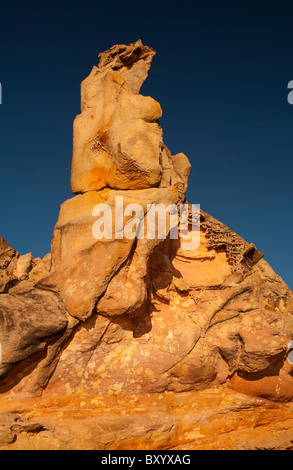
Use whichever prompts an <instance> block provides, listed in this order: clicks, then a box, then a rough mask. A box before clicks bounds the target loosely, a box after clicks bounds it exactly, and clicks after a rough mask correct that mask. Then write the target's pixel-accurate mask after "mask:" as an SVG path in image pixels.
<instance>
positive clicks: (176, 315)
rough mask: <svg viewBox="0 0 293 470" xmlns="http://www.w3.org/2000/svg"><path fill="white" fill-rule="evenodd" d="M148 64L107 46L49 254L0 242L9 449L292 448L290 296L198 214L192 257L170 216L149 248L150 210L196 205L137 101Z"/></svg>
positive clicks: (182, 164) (130, 51) (84, 92)
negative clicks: (104, 227) (101, 231)
mask: <svg viewBox="0 0 293 470" xmlns="http://www.w3.org/2000/svg"><path fill="white" fill-rule="evenodd" d="M154 54H155V52H154V51H153V50H152V49H151V48H150V47H147V46H144V45H143V44H142V43H141V41H140V40H139V41H137V42H135V43H133V44H130V45H128V46H126V45H118V46H114V47H112V48H111V49H110V50H109V51H106V52H104V53H102V54H100V55H99V58H100V62H99V64H98V66H95V67H94V68H93V70H92V72H91V73H90V75H89V77H88V78H86V79H85V80H84V81H83V83H82V85H81V114H80V115H79V116H77V118H76V120H75V123H74V142H73V159H72V174H71V184H72V190H73V192H74V193H75V196H74V197H73V198H71V199H69V200H68V201H65V202H64V203H63V204H62V206H61V209H60V214H59V218H58V221H57V223H56V226H55V229H54V233H53V237H52V244H51V253H50V254H48V255H47V256H46V257H44V258H43V260H41V259H39V258H37V259H33V257H32V255H31V254H30V253H28V254H26V255H22V256H20V255H19V254H18V253H17V252H16V251H15V250H13V249H12V248H11V247H10V245H9V244H8V243H7V242H6V241H5V240H3V238H0V342H1V359H2V361H1V365H0V448H2V449H11V450H12V449H223V448H224V449H227V450H228V449H292V432H293V414H292V409H293V408H292V407H293V404H292V400H293V366H292V364H291V363H290V362H291V361H288V352H289V351H288V344H289V342H290V341H291V340H293V293H292V292H291V291H290V289H289V288H288V287H287V286H286V284H285V283H284V282H283V281H282V279H281V278H280V277H279V276H277V275H276V274H275V273H274V271H273V270H272V269H271V268H270V266H269V265H268V264H267V263H266V261H265V260H264V259H263V254H262V253H261V252H260V251H259V250H258V249H257V248H256V247H255V246H254V245H253V244H252V243H248V242H247V241H245V240H243V238H241V237H240V236H239V235H238V234H236V233H234V232H233V231H232V230H230V229H229V228H228V227H227V226H225V225H224V224H222V223H221V222H219V221H217V220H216V219H214V218H213V217H212V216H210V215H208V214H206V213H205V212H204V211H201V212H200V222H201V231H200V245H199V247H197V248H196V249H193V250H188V251H187V250H184V249H183V241H184V237H183V238H182V237H181V236H180V237H179V238H178V239H172V237H171V236H170V233H171V229H172V228H173V225H172V221H171V218H170V219H169V218H167V226H166V237H165V238H163V239H162V238H160V237H159V235H158V233H157V232H156V234H155V236H154V237H153V238H147V236H146V230H147V227H146V225H147V224H146V222H147V219H148V211H149V205H150V204H156V205H158V204H161V207H163V208H167V207H169V205H170V204H172V205H174V206H175V207H177V206H179V205H180V204H182V203H185V204H187V201H186V198H185V193H186V190H187V185H188V177H189V174H190V169H191V166H190V163H189V160H188V158H187V157H186V156H185V155H184V154H182V153H179V154H177V155H172V154H171V152H170V151H169V149H168V148H167V146H166V145H165V143H164V142H163V134H162V129H161V126H160V123H159V118H160V117H161V114H162V110H161V107H160V105H159V104H158V103H157V102H156V101H154V100H153V99H152V98H150V97H144V96H142V95H140V94H139V91H140V88H141V86H142V84H143V82H144V80H145V79H146V77H147V75H148V71H149V69H150V66H151V62H152V59H153V56H154ZM117 198H118V199H117ZM117 200H118V203H119V204H120V202H121V200H123V203H121V204H122V206H119V211H120V212H119V211H118V212H119V213H120V214H122V218H120V223H119V227H118V228H117V226H116V224H115V220H111V224H110V232H111V237H110V238H98V239H97V238H96V237H95V236H94V227H95V225H96V224H99V223H100V220H101V219H100V217H101V214H100V213H97V212H95V208H96V207H97V206H98V205H101V204H103V205H107V207H109V208H110V209H111V213H114V214H115V209H116V208H117V204H118V203H117ZM129 204H132V206H130V207H132V209H134V207H137V205H138V204H139V206H140V207H141V212H140V213H139V214H138V213H136V219H135V220H134V218H133V213H132V211H131V210H129V211H128V212H127V213H125V214H124V216H123V212H124V209H125V207H127V206H128V205H129ZM135 205H136V206H135ZM193 209H194V208H193V206H192V204H189V222H190V225H191V223H192V214H193ZM105 210H106V209H105ZM135 211H136V209H135ZM134 222H135V223H134ZM105 223H106V222H105ZM129 227H130V229H131V230H132V236H131V237H129V236H126V234H125V229H127V228H128V229H129ZM130 229H129V230H130ZM133 229H135V230H133ZM129 233H130V231H129V232H128V235H129ZM140 235H143V236H140ZM77 418H78V419H77Z"/></svg>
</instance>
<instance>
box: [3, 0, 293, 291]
mask: <svg viewBox="0 0 293 470" xmlns="http://www.w3.org/2000/svg"><path fill="white" fill-rule="evenodd" d="M255 3H257V5H255ZM290 4H291V2H289V1H287V2H282V1H278V2H271V3H268V2H263V1H257V2H247V1H246V2H234V4H233V3H232V2H225V1H223V2H219V1H206V0H205V1H204V2H203V1H201V2H198V1H195V2H190V1H188V2H187V1H180V2H178V1H177V2H172V1H168V2H167V1H164V0H158V1H156V2H154V1H145V2H137V1H136V2H129V1H124V2H122V1H119V2H118V1H107V2H106V1H103V2H100V1H88V0H84V1H67V0H66V1H64V0H63V1H62V0H61V1H53V0H51V1H50V2H48V1H42V0H39V1H14V2H13V1H11V2H5V3H4V2H2V3H1V13H0V14H1V26H0V50H1V56H0V82H1V83H2V87H3V104H2V105H0V129H1V131H0V132H1V134H0V135H1V139H0V158H1V165H0V201H1V222H0V234H1V235H2V236H3V237H4V238H5V239H6V240H7V241H8V242H9V243H10V244H11V245H12V246H13V247H14V248H15V249H16V250H18V251H19V252H20V253H21V254H24V253H27V252H32V253H33V255H34V256H41V257H42V256H44V255H45V254H46V253H48V252H49V251H50V240H51V236H52V231H53V228H54V225H55V223H56V220H57V217H58V212H59V206H60V204H61V203H62V202H63V201H64V200H65V199H68V198H69V197H71V196H72V193H71V189H70V167H71V153H72V122H73V119H74V117H75V116H76V115H77V114H78V113H79V112H80V107H79V103H80V82H81V81H82V80H83V79H84V78H85V77H86V76H87V75H88V74H89V72H90V71H91V69H92V66H93V65H94V64H97V62H98V53H99V52H102V51H104V50H106V49H108V48H109V47H111V46H112V45H114V44H128V43H130V42H134V41H136V40H137V39H139V38H140V39H142V41H143V43H145V44H147V45H149V46H151V47H153V48H154V49H155V50H156V51H157V55H156V56H155V58H154V61H153V65H152V68H151V71H150V74H149V77H148V79H147V81H146V82H145V84H144V85H143V88H142V90H141V92H142V93H143V94H145V95H150V96H152V97H153V98H155V99H156V100H157V101H159V102H160V104H161V106H162V109H163V118H162V120H161V124H162V126H163V130H164V141H165V143H166V145H167V146H168V147H169V148H170V150H171V151H172V153H177V152H181V151H182V152H184V153H185V154H186V155H187V156H188V157H189V159H190V161H191V163H192V172H191V175H190V179H189V189H188V194H187V196H188V200H189V202H192V203H199V204H201V207H202V209H203V210H205V211H206V212H208V213H210V214H212V215H213V216H214V217H216V218H217V219H219V220H221V221H222V222H223V223H225V224H226V225H228V226H229V227H231V228H232V229H233V230H235V231H236V232H237V233H239V234H240V235H241V236H243V237H244V238H245V239H246V240H247V241H249V242H253V243H255V244H256V246H257V247H258V248H259V249H260V250H261V251H263V252H264V253H265V258H266V260H267V261H268V262H269V263H270V264H271V265H272V267H273V268H274V269H275V271H276V272H277V273H278V274H279V275H280V276H282V277H283V279H284V280H285V281H286V282H287V284H288V285H289V286H290V287H291V288H293V264H292V259H293V256H292V255H293V242H292V232H293V218H292V209H291V205H292V199H293V198H292V175H293V160H292V150H293V139H292V127H293V106H290V105H289V104H288V102H287V95H288V90H287V85H288V82H289V81H290V80H293V27H292V24H293V21H292V20H293V15H292V7H291V6H290Z"/></svg>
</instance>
